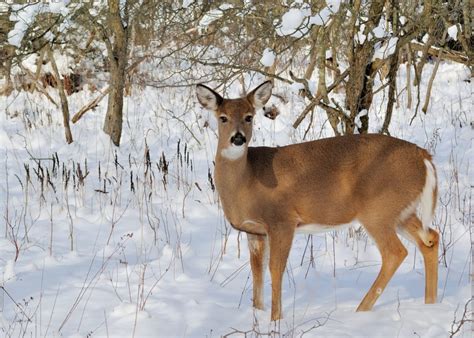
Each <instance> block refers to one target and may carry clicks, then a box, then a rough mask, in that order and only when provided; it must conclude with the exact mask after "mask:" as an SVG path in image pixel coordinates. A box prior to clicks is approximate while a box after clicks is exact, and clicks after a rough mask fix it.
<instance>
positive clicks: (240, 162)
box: [215, 145, 249, 195]
mask: <svg viewBox="0 0 474 338" xmlns="http://www.w3.org/2000/svg"><path fill="white" fill-rule="evenodd" d="M242 147H244V148H243V149H242V150H241V153H238V151H237V150H236V149H232V148H229V147H227V148H224V147H221V146H219V147H218V148H217V154H216V168H215V179H216V184H217V190H218V191H219V194H220V195H222V194H225V191H234V192H235V191H236V190H237V189H239V187H242V186H244V185H245V182H246V181H247V180H248V178H249V175H248V171H249V167H248V159H247V154H248V147H247V146H246V145H245V146H242Z"/></svg>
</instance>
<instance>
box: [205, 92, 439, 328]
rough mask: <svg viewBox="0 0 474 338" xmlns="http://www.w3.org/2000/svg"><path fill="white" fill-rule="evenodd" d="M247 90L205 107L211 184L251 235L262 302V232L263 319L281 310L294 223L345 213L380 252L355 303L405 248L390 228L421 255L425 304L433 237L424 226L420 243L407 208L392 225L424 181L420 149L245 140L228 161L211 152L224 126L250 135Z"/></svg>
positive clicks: (370, 298) (362, 139)
mask: <svg viewBox="0 0 474 338" xmlns="http://www.w3.org/2000/svg"><path fill="white" fill-rule="evenodd" d="M206 88H207V87H206ZM254 93H255V91H254V92H252V93H250V94H249V95H248V96H247V97H244V98H240V99H232V100H229V99H222V98H220V96H219V98H220V101H221V103H220V104H219V105H217V108H216V109H215V113H216V115H217V116H218V117H220V116H226V117H227V119H228V122H226V123H221V122H219V144H218V149H217V155H216V168H215V181H216V187H217V190H218V192H219V196H220V199H221V202H222V205H223V208H224V213H225V216H226V218H227V219H228V220H229V222H230V223H231V224H232V225H233V226H234V227H235V228H236V229H238V230H241V231H244V232H247V233H249V234H251V235H249V242H251V244H252V247H251V267H252V274H253V278H254V300H253V302H254V306H255V307H257V308H262V307H263V299H262V297H263V296H262V285H263V269H264V268H263V267H264V264H263V263H262V260H263V251H264V250H263V249H262V248H261V246H262V243H264V241H265V237H267V238H268V242H269V246H270V273H271V278H272V312H271V318H272V320H277V319H279V318H281V317H282V314H281V284H282V276H283V272H284V270H285V266H286V261H287V258H288V254H289V251H290V248H291V244H292V240H293V237H294V233H295V230H296V229H297V227H299V226H303V225H305V224H314V223H316V224H324V225H331V226H334V227H335V229H337V226H339V225H341V224H345V223H349V222H351V221H352V220H354V219H357V220H358V221H360V222H361V223H362V225H363V226H364V228H365V229H366V231H367V233H368V234H369V235H370V236H371V237H372V238H373V239H374V241H375V243H376V245H377V247H378V249H379V250H380V253H381V256H382V268H381V270H380V273H379V275H378V277H377V279H376V280H375V282H374V284H373V285H372V287H371V288H370V290H369V292H368V293H367V295H366V296H365V297H364V299H363V300H362V302H361V303H360V305H359V307H358V308H357V310H358V311H365V310H370V309H371V308H372V306H373V305H374V304H375V301H376V300H377V298H378V297H379V296H380V294H381V292H382V291H383V289H384V288H385V286H386V285H387V283H388V282H389V280H390V279H391V277H392V276H393V274H394V273H395V271H396V270H397V268H398V267H399V265H400V264H401V263H402V261H403V259H404V258H405V257H406V255H407V251H406V249H405V247H404V246H403V245H402V243H401V241H400V240H399V238H398V236H397V234H396V230H397V229H401V230H403V232H404V233H406V234H408V235H409V237H410V238H411V239H413V240H414V241H415V242H416V244H417V245H418V246H419V248H420V250H421V252H422V254H423V257H424V259H425V267H426V302H427V303H432V302H435V301H436V287H437V248H438V245H437V243H438V237H437V236H438V234H437V233H436V232H434V231H433V230H431V229H430V235H431V236H432V239H433V245H432V246H431V247H428V246H427V245H425V244H424V243H423V241H422V240H421V239H420V236H419V230H420V231H422V227H421V223H420V221H419V219H418V218H417V217H416V216H415V215H411V216H410V217H409V218H408V219H407V220H404V221H403V222H401V224H400V221H401V220H400V215H401V214H402V212H403V211H404V210H405V209H406V208H407V207H409V206H410V205H412V204H413V202H414V201H415V200H416V199H417V198H418V197H419V196H420V194H421V192H422V190H423V187H424V185H425V180H426V171H427V170H426V166H425V164H424V159H428V160H430V161H431V156H430V155H429V154H428V152H427V151H426V150H424V149H421V148H419V147H418V146H416V145H414V144H412V143H409V142H406V141H403V140H400V139H396V138H393V137H389V136H384V135H378V134H366V135H348V136H341V137H333V138H328V139H321V140H317V141H312V142H306V143H301V144H293V145H288V146H285V147H277V148H269V147H248V148H245V152H244V155H243V156H242V157H240V158H238V159H235V160H230V159H228V158H226V157H224V156H222V154H221V150H222V149H224V148H226V147H228V146H229V145H230V141H229V140H230V138H231V136H232V135H233V133H235V132H236V131H239V132H242V133H244V134H245V136H246V138H247V140H250V139H251V136H252V123H247V122H246V121H245V117H246V116H247V115H249V114H251V115H253V114H254V113H255V109H254V107H253V104H254V101H253V95H254ZM214 94H215V95H218V94H217V93H214ZM218 101H219V100H218ZM202 103H203V102H202ZM203 105H207V102H204V103H203ZM247 145H248V142H247V143H246V144H244V145H243V147H247ZM433 193H434V196H435V197H436V195H435V194H436V192H435V191H434V192H433ZM247 221H251V222H247ZM398 227H399V228H398Z"/></svg>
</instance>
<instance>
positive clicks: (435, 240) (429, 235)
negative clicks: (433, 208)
mask: <svg viewBox="0 0 474 338" xmlns="http://www.w3.org/2000/svg"><path fill="white" fill-rule="evenodd" d="M399 229H400V230H402V231H401V234H402V235H403V236H404V237H406V238H407V239H409V240H411V241H413V242H415V244H416V245H417V247H418V249H419V250H420V252H421V254H422V255H423V261H424V263H425V303H426V304H433V303H436V299H437V294H438V244H439V235H438V233H437V232H436V231H435V230H433V229H428V231H425V230H424V229H423V226H422V223H421V221H420V219H419V218H418V217H417V216H416V215H415V214H413V215H411V216H410V217H408V218H407V219H406V220H405V221H404V222H402V223H401V224H400V225H399Z"/></svg>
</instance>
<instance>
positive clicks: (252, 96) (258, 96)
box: [247, 81, 273, 109]
mask: <svg viewBox="0 0 474 338" xmlns="http://www.w3.org/2000/svg"><path fill="white" fill-rule="evenodd" d="M272 88H273V84H272V82H271V81H265V82H264V83H262V84H261V85H260V86H258V87H257V88H255V89H254V90H253V91H252V92H250V93H249V94H248V95H247V99H248V100H249V101H250V102H251V103H252V105H253V107H254V108H255V109H259V108H262V107H263V106H264V105H265V103H267V101H268V100H269V99H270V96H271V95H272Z"/></svg>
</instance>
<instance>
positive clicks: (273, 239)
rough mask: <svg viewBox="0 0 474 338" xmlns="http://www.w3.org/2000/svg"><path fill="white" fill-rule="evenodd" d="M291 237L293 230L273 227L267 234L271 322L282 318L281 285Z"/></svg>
mask: <svg viewBox="0 0 474 338" xmlns="http://www.w3.org/2000/svg"><path fill="white" fill-rule="evenodd" d="M293 236H294V229H293V228H291V229H285V228H284V227H275V228H274V229H271V231H269V233H268V237H269V243H270V274H271V277H272V315H271V319H272V320H278V319H281V318H282V313H281V285H282V282H283V273H284V272H285V267H286V261H287V260H288V255H289V253H290V248H291V243H292V241H293Z"/></svg>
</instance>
